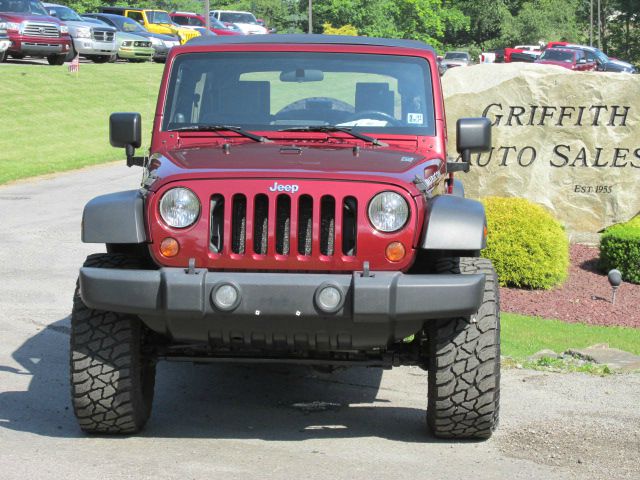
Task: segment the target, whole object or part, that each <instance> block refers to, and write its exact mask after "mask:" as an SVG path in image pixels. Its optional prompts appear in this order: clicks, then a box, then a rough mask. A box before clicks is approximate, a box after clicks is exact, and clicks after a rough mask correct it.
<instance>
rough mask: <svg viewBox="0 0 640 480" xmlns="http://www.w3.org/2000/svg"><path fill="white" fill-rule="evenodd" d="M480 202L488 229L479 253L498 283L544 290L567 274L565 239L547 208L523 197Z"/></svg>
mask: <svg viewBox="0 0 640 480" xmlns="http://www.w3.org/2000/svg"><path fill="white" fill-rule="evenodd" d="M482 203H483V204H484V206H485V209H486V212H487V227H488V230H489V233H488V238H487V248H486V249H485V250H484V251H483V254H482V255H483V256H484V257H486V258H489V259H491V261H492V262H493V265H494V267H495V269H496V271H497V272H498V277H499V278H500V285H502V286H510V287H525V288H535V289H545V290H548V289H550V288H553V287H555V286H556V285H559V284H561V283H562V282H563V281H564V280H565V279H566V278H567V272H568V268H569V241H568V239H567V236H566V234H565V232H564V229H563V227H562V225H561V224H560V223H559V222H558V221H557V220H556V219H555V218H553V216H552V215H551V214H550V213H549V212H548V211H546V210H545V209H544V208H542V207H540V206H539V205H535V204H533V203H531V202H529V201H527V200H525V199H523V198H499V197H487V198H485V199H484V200H483V201H482Z"/></svg>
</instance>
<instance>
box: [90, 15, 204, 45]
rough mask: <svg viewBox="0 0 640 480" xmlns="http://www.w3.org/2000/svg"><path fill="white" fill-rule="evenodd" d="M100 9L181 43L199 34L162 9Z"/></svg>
mask: <svg viewBox="0 0 640 480" xmlns="http://www.w3.org/2000/svg"><path fill="white" fill-rule="evenodd" d="M100 11H101V12H103V13H113V14H116V15H122V16H124V17H129V18H131V19H132V20H135V21H136V22H138V23H139V24H140V25H142V26H143V27H144V28H146V29H147V30H149V31H150V32H153V33H163V34H165V35H174V36H176V37H178V38H179V39H180V43H181V44H184V43H187V41H189V40H191V39H192V38H195V37H198V36H200V33H199V32H198V31H197V30H192V29H190V28H184V27H181V26H180V25H177V24H175V23H173V20H171V17H170V16H169V13H167V12H166V11H164V10H154V9H147V8H133V7H101V8H100Z"/></svg>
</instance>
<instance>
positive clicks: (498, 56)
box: [480, 48, 504, 63]
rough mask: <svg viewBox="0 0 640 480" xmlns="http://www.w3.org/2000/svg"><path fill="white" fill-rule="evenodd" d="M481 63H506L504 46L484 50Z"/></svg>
mask: <svg viewBox="0 0 640 480" xmlns="http://www.w3.org/2000/svg"><path fill="white" fill-rule="evenodd" d="M480 63H504V48H496V49H493V50H486V51H484V52H482V53H481V54H480Z"/></svg>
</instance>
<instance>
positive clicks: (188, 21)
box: [0, 0, 271, 65]
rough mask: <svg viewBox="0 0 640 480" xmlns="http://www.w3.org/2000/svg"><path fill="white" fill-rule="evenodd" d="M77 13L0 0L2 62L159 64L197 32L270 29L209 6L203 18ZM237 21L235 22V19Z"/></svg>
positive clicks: (124, 10)
mask: <svg viewBox="0 0 640 480" xmlns="http://www.w3.org/2000/svg"><path fill="white" fill-rule="evenodd" d="M98 10H99V11H98V12H96V13H87V14H84V15H82V16H81V15H79V14H78V13H77V12H76V11H74V10H73V9H71V8H69V7H67V6H64V5H59V4H55V3H41V2H40V1H39V0H0V62H2V61H4V60H5V58H6V57H7V56H8V55H9V56H11V57H12V58H15V59H22V58H24V57H25V56H31V57H44V58H46V59H47V61H48V62H49V64H51V65H62V64H63V63H64V62H65V61H70V60H71V59H73V58H74V57H75V56H76V55H79V56H81V57H84V58H87V59H89V60H92V61H94V62H96V63H103V62H107V61H115V60H116V59H118V58H120V59H125V60H129V61H132V62H136V61H149V60H154V61H157V62H163V61H165V60H166V58H167V54H168V53H169V50H170V49H171V48H172V47H174V46H176V45H180V44H184V43H186V42H188V41H189V40H191V39H192V38H195V37H198V36H201V35H245V34H264V33H270V32H271V31H270V30H268V29H267V28H266V27H265V26H264V22H261V21H260V20H258V19H256V18H255V16H254V15H253V14H252V13H250V12H240V11H224V10H212V11H211V12H210V28H209V29H207V28H206V21H205V18H204V16H202V15H198V14H196V13H192V12H173V13H168V12H166V11H164V10H158V9H147V8H135V7H100V8H99V9H98ZM232 20H235V21H236V22H237V23H235V22H233V21H232Z"/></svg>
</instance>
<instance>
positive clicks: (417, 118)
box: [407, 113, 423, 125]
mask: <svg viewBox="0 0 640 480" xmlns="http://www.w3.org/2000/svg"><path fill="white" fill-rule="evenodd" d="M422 118H423V117H422V114H421V113H408V114H407V123H410V124H413V125H415V124H420V125H422Z"/></svg>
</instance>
